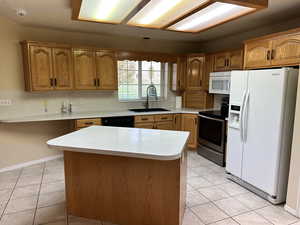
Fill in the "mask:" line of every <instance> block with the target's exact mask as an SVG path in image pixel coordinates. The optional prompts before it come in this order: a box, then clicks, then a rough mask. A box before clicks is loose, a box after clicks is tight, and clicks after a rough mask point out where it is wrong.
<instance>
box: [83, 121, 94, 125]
mask: <svg viewBox="0 0 300 225" xmlns="http://www.w3.org/2000/svg"><path fill="white" fill-rule="evenodd" d="M84 124H85V125H93V124H94V122H85V123H84Z"/></svg>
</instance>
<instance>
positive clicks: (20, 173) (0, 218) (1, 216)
mask: <svg viewBox="0 0 300 225" xmlns="http://www.w3.org/2000/svg"><path fill="white" fill-rule="evenodd" d="M23 169H24V168H22V169H21V170H20V172H19V175H18V178H17V180H16V183H15V185H14V187H13V189H12V191H11V193H10V196H9V199H8V200H7V202H6V204H5V206H4V209H3V212H2V214H1V215H0V221H1V220H2V218H3V216H4V214H5V211H6V208H7V206H8V203H9V202H10V200H11V198H12V195H13V193H14V191H15V189H16V187H17V183H18V182H19V179H20V177H21V175H22V172H23Z"/></svg>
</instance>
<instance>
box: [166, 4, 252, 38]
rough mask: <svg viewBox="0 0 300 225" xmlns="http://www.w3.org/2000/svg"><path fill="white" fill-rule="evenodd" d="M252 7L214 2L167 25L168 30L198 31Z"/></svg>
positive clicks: (250, 9)
mask: <svg viewBox="0 0 300 225" xmlns="http://www.w3.org/2000/svg"><path fill="white" fill-rule="evenodd" d="M254 10H255V9H254V8H249V7H244V6H239V5H234V4H229V3H221V2H216V3H213V4H211V5H210V6H208V7H206V8H204V9H202V10H200V11H198V12H197V13H195V14H193V15H191V16H188V17H186V18H185V19H183V20H181V21H179V22H177V23H175V24H174V25H172V26H170V27H168V29H169V30H175V31H185V32H199V31H201V30H205V29H207V28H210V27H213V26H215V25H218V24H220V23H223V22H225V21H228V20H230V19H234V18H236V17H238V16H241V15H244V14H246V13H249V12H252V11H254Z"/></svg>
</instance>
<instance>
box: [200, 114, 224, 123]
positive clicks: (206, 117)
mask: <svg viewBox="0 0 300 225" xmlns="http://www.w3.org/2000/svg"><path fill="white" fill-rule="evenodd" d="M199 117H201V118H204V119H209V120H215V121H219V122H223V123H224V120H222V119H217V118H212V117H209V116H203V115H199Z"/></svg>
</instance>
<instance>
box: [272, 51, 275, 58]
mask: <svg viewBox="0 0 300 225" xmlns="http://www.w3.org/2000/svg"><path fill="white" fill-rule="evenodd" d="M274 58H275V50H274V49H272V51H271V59H274Z"/></svg>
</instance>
